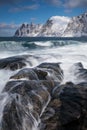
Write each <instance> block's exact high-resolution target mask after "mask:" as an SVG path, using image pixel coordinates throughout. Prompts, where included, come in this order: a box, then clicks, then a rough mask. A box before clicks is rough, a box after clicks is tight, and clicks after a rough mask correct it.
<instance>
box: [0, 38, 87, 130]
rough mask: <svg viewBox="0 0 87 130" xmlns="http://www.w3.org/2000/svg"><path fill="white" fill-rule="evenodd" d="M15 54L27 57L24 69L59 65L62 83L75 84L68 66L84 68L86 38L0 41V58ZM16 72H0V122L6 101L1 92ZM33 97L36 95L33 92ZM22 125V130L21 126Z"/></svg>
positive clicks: (86, 51)
mask: <svg viewBox="0 0 87 130" xmlns="http://www.w3.org/2000/svg"><path fill="white" fill-rule="evenodd" d="M18 55H31V57H30V58H29V61H30V62H31V64H30V65H27V66H26V67H35V66H37V65H39V64H40V63H43V62H50V63H60V67H61V68H62V70H63V72H64V79H63V82H62V84H63V83H65V82H68V81H71V82H73V83H79V82H81V81H80V80H79V79H78V80H77V79H75V75H73V73H72V72H73V71H75V70H74V68H73V67H72V66H73V64H75V63H78V62H81V63H82V64H83V66H84V67H85V68H87V38H85V37H82V38H15V37H11V38H7V37H6V38H4V37H2V38H0V59H3V58H7V57H11V56H18ZM16 72H17V71H11V70H5V69H2V70H0V104H1V109H0V123H1V120H2V116H3V109H4V107H5V105H6V103H7V102H8V101H9V95H8V93H2V90H3V88H4V87H5V84H6V83H7V82H8V81H9V78H10V77H11V76H12V75H14V74H15V73H16ZM34 94H36V95H37V93H36V92H34ZM37 96H38V97H40V96H39V95H37ZM40 98H41V97H40ZM49 101H50V96H48V101H47V103H46V104H45V106H44V107H43V110H42V113H41V115H42V114H43V112H44V110H45V108H46V106H47V104H48V103H49ZM32 107H33V106H32ZM31 115H32V114H31ZM32 118H33V120H35V117H33V116H32ZM39 122H40V120H39V121H37V120H35V121H34V126H33V128H32V129H31V130H38V123H39ZM0 126H1V125H0ZM23 126H24V130H25V128H26V126H25V124H24V125H23Z"/></svg>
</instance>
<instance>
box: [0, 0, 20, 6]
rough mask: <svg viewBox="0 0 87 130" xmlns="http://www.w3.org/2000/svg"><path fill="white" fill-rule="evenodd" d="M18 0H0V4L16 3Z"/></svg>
mask: <svg viewBox="0 0 87 130" xmlns="http://www.w3.org/2000/svg"><path fill="white" fill-rule="evenodd" d="M19 1H20V0H0V6H2V5H11V4H13V5H14V4H16V3H18V2H19Z"/></svg>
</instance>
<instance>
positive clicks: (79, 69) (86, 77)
mask: <svg viewBox="0 0 87 130" xmlns="http://www.w3.org/2000/svg"><path fill="white" fill-rule="evenodd" d="M71 73H73V75H74V77H75V81H76V82H77V83H78V82H79V83H81V82H86V81H87V69H85V68H84V66H83V65H82V63H80V62H78V63H75V64H74V65H73V66H72V67H71Z"/></svg>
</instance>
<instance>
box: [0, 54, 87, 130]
mask: <svg viewBox="0 0 87 130" xmlns="http://www.w3.org/2000/svg"><path fill="white" fill-rule="evenodd" d="M31 57H32V55H22V56H15V57H9V58H4V59H0V69H5V70H11V71H16V73H15V74H14V75H12V76H11V77H10V79H9V81H8V82H7V83H6V85H5V87H4V88H3V90H2V92H1V94H0V102H1V103H2V104H1V105H0V107H1V108H2V109H1V111H0V130H87V105H86V104H87V69H85V68H84V67H83V65H82V63H75V64H74V65H73V66H72V67H73V68H74V71H73V69H71V70H72V73H74V75H75V77H76V79H77V80H78V79H79V80H80V81H81V82H80V83H78V84H74V83H72V82H66V83H65V84H63V83H62V81H63V78H64V72H63V70H62V68H61V67H60V63H41V64H40V65H37V66H36V67H33V68H32V67H26V65H28V64H29V65H30V66H31V65H32V63H31ZM35 58H36V59H39V58H40V57H36V56H35Z"/></svg>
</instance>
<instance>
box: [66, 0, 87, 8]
mask: <svg viewBox="0 0 87 130" xmlns="http://www.w3.org/2000/svg"><path fill="white" fill-rule="evenodd" d="M64 7H66V8H77V7H87V0H65V3H64Z"/></svg>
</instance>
